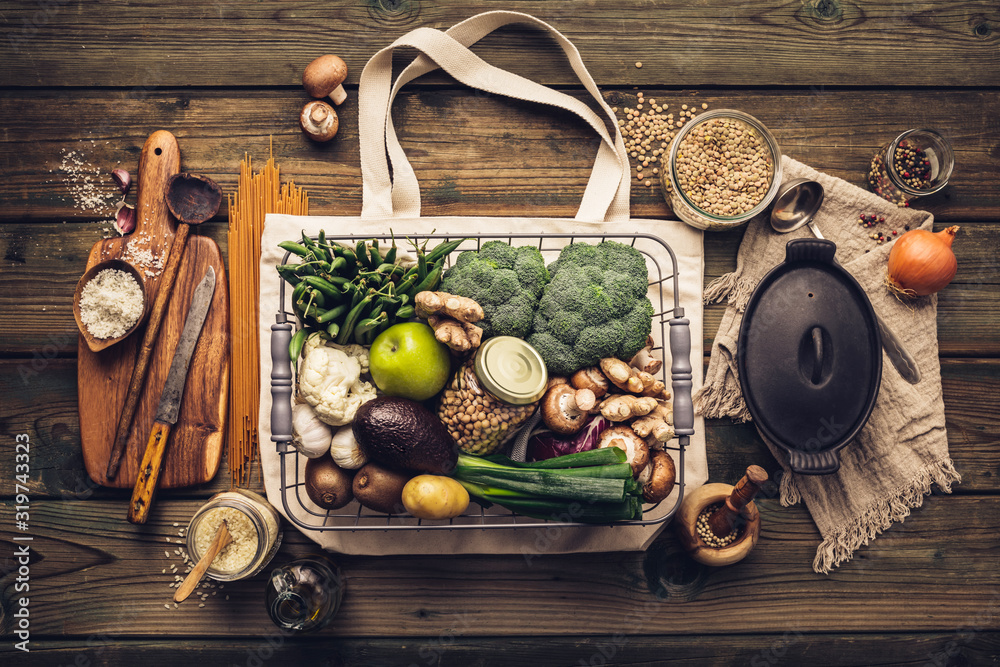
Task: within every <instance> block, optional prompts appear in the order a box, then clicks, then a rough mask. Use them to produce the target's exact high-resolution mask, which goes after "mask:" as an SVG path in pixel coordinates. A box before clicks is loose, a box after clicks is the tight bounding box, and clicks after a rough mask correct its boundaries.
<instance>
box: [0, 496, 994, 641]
mask: <svg viewBox="0 0 1000 667" xmlns="http://www.w3.org/2000/svg"><path fill="white" fill-rule="evenodd" d="M126 502H127V501H125V500H117V501H103V500H90V501H86V503H85V504H84V503H76V502H66V501H36V502H33V503H32V504H31V528H30V533H31V536H32V537H33V538H34V539H33V542H32V543H31V549H32V552H33V554H34V555H33V557H32V564H31V577H32V579H31V580H32V583H35V582H38V583H39V585H38V586H37V589H36V587H35V586H33V587H32V589H31V592H32V597H31V629H32V632H33V633H35V634H37V635H38V636H41V637H44V636H51V635H69V636H83V637H86V636H88V635H91V634H109V635H115V636H143V635H156V636H157V637H159V636H162V635H163V634H164V633H169V634H170V635H173V636H187V637H192V638H197V637H220V636H229V635H233V636H238V637H254V636H259V635H262V634H265V633H267V632H269V631H272V627H273V626H272V625H271V622H270V620H269V619H268V617H267V614H266V612H265V610H264V608H263V606H262V605H261V604H260V595H261V591H262V587H263V585H264V580H265V579H266V573H263V574H260V575H257V576H256V577H253V578H252V579H250V580H246V581H243V582H231V583H228V584H225V588H224V589H221V590H220V589H214V590H215V591H216V592H217V594H216V595H215V596H211V595H210V596H209V598H208V600H207V601H206V603H205V607H199V606H198V605H197V604H184V605H182V606H181V608H180V609H173V608H172V605H170V606H171V608H170V609H165V608H164V604H166V603H167V601H168V600H169V599H170V595H171V592H172V589H171V588H170V587H169V584H170V582H172V581H173V576H172V575H171V574H170V570H169V567H170V565H171V564H172V563H173V564H176V563H178V562H179V558H178V557H177V556H167V555H164V552H165V551H166V552H167V554H170V553H171V552H172V550H173V549H175V548H176V546H177V545H176V544H175V542H174V540H176V539H178V538H176V534H177V532H178V530H179V528H178V527H175V526H174V524H179V526H184V525H186V523H187V522H188V520H189V518H190V517H191V515H192V514H193V513H194V511H195V510H196V509H197V508H198V507H199V505H200V504H201V502H202V501H200V500H185V501H180V500H163V501H161V502H160V503H158V505H157V507H156V508H154V511H153V515H152V517H151V518H150V521H149V523H148V524H146V525H145V526H141V527H137V526H133V525H131V524H129V523H127V522H126V521H124V520H123V517H124V514H125V505H126ZM996 508H997V500H996V498H995V497H982V496H953V497H943V496H930V497H928V498H926V499H925V501H924V506H923V507H922V508H921V509H919V510H916V511H914V513H913V514H912V515H911V516H910V517H909V518H908V519H907V520H906V522H905V523H900V524H897V525H895V526H893V527H892V528H891V529H890V530H889V531H887V532H886V533H884V534H883V535H881V536H879V538H878V539H877V540H876V541H874V542H873V543H872V545H871V546H869V547H866V548H864V549H862V550H861V551H860V552H859V553H858V555H857V556H856V558H855V560H853V561H852V562H849V563H847V564H845V565H843V566H842V567H840V568H839V569H838V570H836V571H834V572H833V573H832V574H831V575H829V576H822V575H817V574H815V573H814V572H813V571H812V569H811V563H812V559H813V555H814V552H815V549H816V546H817V544H818V543H819V534H818V532H817V531H816V528H815V526H814V525H813V523H812V520H811V519H810V517H809V515H808V513H807V512H806V510H805V509H804V508H803V507H801V506H797V507H791V508H782V507H780V506H779V505H778V503H777V502H776V501H774V500H768V499H764V500H762V501H761V503H760V510H761V514H762V517H763V531H762V534H761V540H760V543H759V544H758V546H757V548H756V549H755V550H754V551H753V553H751V554H750V556H749V557H748V558H747V559H746V560H744V561H742V562H740V563H739V564H737V565H734V566H731V567H727V568H718V569H712V568H707V567H703V566H699V565H697V564H695V563H694V562H693V561H691V560H690V559H689V558H688V557H687V555H686V554H683V553H681V552H680V551H679V546H678V544H677V541H676V539H675V538H674V537H673V535H672V533H665V534H664V535H663V536H662V537H661V538H660V539H658V540H657V541H656V542H654V544H653V545H652V546H651V547H650V548H649V550H648V551H646V552H641V553H610V554H574V555H565V556H560V555H545V554H544V553H539V554H537V555H536V554H534V553H529V554H527V555H525V556H523V557H522V556H506V557H499V556H497V557H494V556H479V557H448V556H433V557H417V556H407V557H386V558H371V557H337V561H338V562H339V564H340V566H341V567H342V569H343V572H344V577H345V580H346V586H347V591H348V593H347V594H346V596H345V598H344V602H343V606H342V607H341V611H340V615H339V617H338V620H337V622H336V623H334V624H333V625H332V626H331V627H330V628H329V629H328V630H326V631H325V632H326V633H329V634H330V635H337V636H344V637H386V636H394V637H428V636H432V637H433V636H438V635H440V634H441V633H444V632H450V631H453V630H454V628H455V627H456V625H455V624H456V623H458V622H460V621H461V622H466V623H467V624H468V625H470V626H471V627H475V628H489V632H490V634H491V635H494V636H503V635H525V634H531V635H544V634H557V635H562V634H564V633H566V631H567V628H571V629H572V631H573V632H575V633H579V634H602V635H607V634H615V633H619V632H620V633H637V632H638V633H642V634H654V635H655V634H663V635H684V634H694V633H704V632H705V631H706V629H707V628H720V629H725V630H726V631H727V632H730V633H765V634H767V633H774V634H779V635H780V634H782V633H784V632H786V631H788V630H789V629H791V625H792V624H793V623H794V624H795V625H796V627H797V629H798V630H799V631H800V632H816V631H822V632H832V633H846V632H865V631H869V630H871V629H872V619H873V618H877V619H879V620H878V629H879V630H880V631H881V632H894V631H899V632H903V631H905V632H923V631H929V632H945V633H950V632H954V631H955V630H956V628H959V627H960V626H964V625H966V624H968V623H970V619H973V618H975V617H976V615H977V614H979V613H980V612H981V611H983V610H985V609H989V608H992V609H994V613H992V614H990V615H989V618H988V619H986V620H984V622H983V626H982V627H983V629H986V630H991V631H993V630H998V629H1000V615H998V614H996V613H995V609H996V607H997V605H998V600H1000V598H998V594H997V592H996V568H995V563H994V562H993V560H992V559H990V558H983V557H982V554H983V553H988V552H990V551H991V550H994V549H995V548H996V536H995V530H994V528H995V521H994V516H995V512H996ZM11 512H12V509H11V508H10V507H4V509H3V511H2V512H0V520H3V521H4V522H5V525H9V523H8V522H9V521H10V520H12V518H13V517H12V516H11ZM539 536H544V534H543V533H541V532H540V533H539ZM167 539H170V540H171V542H169V543H168V542H167ZM529 539H532V538H531V537H529ZM15 544H16V543H14V542H11V540H10V538H9V537H7V536H4V537H3V538H2V539H0V548H3V550H4V552H5V553H13V549H14V545H15ZM942 545H947V547H946V548H945V547H943V546H942ZM314 549H315V545H314V544H313V543H312V542H311V541H309V540H308V539H307V538H306V537H305V536H303V535H301V534H300V533H298V532H296V531H293V530H286V531H285V541H284V543H283V544H282V546H281V549H280V551H279V553H278V555H277V557H276V561H275V562H276V563H281V562H286V561H287V560H289V559H290V558H293V557H299V556H303V555H306V554H308V553H310V552H313V551H314ZM164 569H166V570H167V572H166V573H164V572H163V570H164ZM182 570H183V568H182ZM42 582H44V583H42ZM204 590H206V592H209V593H211V591H212V590H213V589H204ZM226 595H228V596H229V597H230V599H229V600H225V596H226ZM95 600H96V601H97V602H96V603H95ZM818 600H824V601H826V604H817V601H818ZM748 608H753V609H754V613H753V614H747V613H746V610H747V609H748ZM462 619H464V620H462ZM11 620H12V619H11V617H10V616H5V617H4V618H3V625H2V627H0V633H3V634H9V632H10V629H11Z"/></svg>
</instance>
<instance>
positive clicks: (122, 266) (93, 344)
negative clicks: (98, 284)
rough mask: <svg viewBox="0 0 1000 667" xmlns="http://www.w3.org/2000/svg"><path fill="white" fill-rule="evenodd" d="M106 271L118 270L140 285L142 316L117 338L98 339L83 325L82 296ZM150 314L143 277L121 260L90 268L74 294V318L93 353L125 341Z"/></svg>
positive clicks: (109, 261)
mask: <svg viewBox="0 0 1000 667" xmlns="http://www.w3.org/2000/svg"><path fill="white" fill-rule="evenodd" d="M105 269H117V270H118V271H124V272H125V273H128V274H129V275H131V276H132V277H133V278H135V281H136V282H137V283H139V290H140V291H141V292H142V314H141V315H139V319H138V320H136V321H135V324H133V325H132V327H131V328H130V329H129V330H128V331H126V332H125V333H123V334H122V335H121V336H118V337H117V338H97V337H96V336H94V334H92V333H90V330H89V329H87V325H86V324H84V323H83V318H82V316H81V313H80V296H81V295H82V294H83V288H84V286H85V285H86V284H87V283H89V282H90V281H91V280H93V278H94V276H96V275H97V274H98V273H100V272H101V271H104V270H105ZM148 312H149V299H148V298H147V296H146V286H145V284H144V283H143V280H142V275H140V274H139V271H138V269H136V268H135V267H134V266H132V265H131V264H129V263H128V262H126V261H125V260H121V259H108V260H105V261H103V262H98V263H97V264H95V265H94V266H92V267H90V269H88V270H87V272H86V273H84V274H83V276H82V277H81V278H80V281H79V282H77V284H76V292H75V293H74V294H73V317H74V318H76V326H77V327H79V328H80V335H82V336H83V339H84V340H85V341H87V347H89V348H90V349H91V350H92V351H93V352H100V351H101V350H103V349H105V348H107V347H111V346H112V345H114V344H115V343H117V342H119V341H122V340H125V338H126V337H128V336H129V334H131V333H132V332H133V331H135V330H136V329H138V328H139V326H140V325H141V324H142V323H143V321H144V320H145V319H146V314H147V313H148Z"/></svg>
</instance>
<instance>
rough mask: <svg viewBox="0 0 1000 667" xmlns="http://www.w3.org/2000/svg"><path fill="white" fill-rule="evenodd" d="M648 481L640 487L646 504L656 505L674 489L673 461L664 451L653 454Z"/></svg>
mask: <svg viewBox="0 0 1000 667" xmlns="http://www.w3.org/2000/svg"><path fill="white" fill-rule="evenodd" d="M649 468H650V473H649V481H647V482H646V483H645V484H643V485H642V498H643V500H645V501H646V502H647V503H658V502H660V501H661V500H663V499H664V498H666V497H667V496H669V495H670V492H671V491H673V489H674V479H675V477H676V474H677V472H676V470H675V469H674V460H673V459H672V458H670V454H667V453H666V452H665V451H664V450H662V449H658V450H656V451H655V452H653V456H652V458H650V461H649Z"/></svg>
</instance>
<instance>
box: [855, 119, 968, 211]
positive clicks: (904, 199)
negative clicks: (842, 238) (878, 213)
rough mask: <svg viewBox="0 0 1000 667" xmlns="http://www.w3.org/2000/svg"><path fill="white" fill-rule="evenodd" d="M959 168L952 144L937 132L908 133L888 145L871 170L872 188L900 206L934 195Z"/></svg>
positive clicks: (869, 185) (873, 161)
mask: <svg viewBox="0 0 1000 667" xmlns="http://www.w3.org/2000/svg"><path fill="white" fill-rule="evenodd" d="M954 167H955V154H954V152H953V151H952V150H951V144H949V143H948V141H947V140H946V139H945V138H944V137H942V136H941V135H940V134H938V133H937V132H935V131H934V130H922V129H917V130H907V131H906V132H903V133H902V134H901V135H899V136H898V137H896V138H895V139H893V140H892V141H890V142H889V143H887V144H885V145H884V146H882V147H881V148H879V149H878V151H877V152H876V153H875V155H874V156H873V157H872V161H871V164H870V165H869V167H868V187H869V188H871V191H872V192H874V193H875V194H877V195H878V196H880V197H882V198H883V199H886V200H888V201H891V202H892V203H894V204H896V205H898V206H909V202H910V201H911V200H913V199H916V198H917V197H924V196H927V195H930V194H934V193H935V192H938V191H940V190H941V188H943V187H944V186H945V185H947V184H948V179H949V178H950V177H951V172H952V169H953V168H954Z"/></svg>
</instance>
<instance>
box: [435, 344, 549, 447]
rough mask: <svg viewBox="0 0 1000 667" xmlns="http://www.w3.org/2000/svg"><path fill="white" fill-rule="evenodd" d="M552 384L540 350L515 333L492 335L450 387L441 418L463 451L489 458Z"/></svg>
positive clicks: (440, 408) (441, 406)
mask: <svg viewBox="0 0 1000 667" xmlns="http://www.w3.org/2000/svg"><path fill="white" fill-rule="evenodd" d="M547 383H548V373H547V372H546V370H545V362H544V361H542V357H541V355H539V354H538V352H537V351H536V350H535V348H533V347H532V346H531V345H529V344H528V343H526V342H525V341H523V340H521V339H520V338H514V337H513V336H497V337H496V338H490V339H488V340H487V341H486V342H485V343H483V344H482V346H480V348H479V349H478V350H477V351H476V354H475V355H474V356H472V357H470V358H469V359H468V360H467V361H465V363H463V364H462V365H461V366H460V367H459V369H458V370H457V371H456V372H455V374H454V376H452V379H451V381H450V382H449V383H448V384H447V385H446V386H445V388H444V391H443V392H442V393H441V401H440V403H439V405H438V417H439V418H440V419H441V421H442V422H444V425H445V426H446V427H447V428H448V432H449V433H450V434H451V436H452V437H453V438H454V439H455V442H456V443H458V448H459V450H461V451H463V452H466V453H468V454H476V455H479V456H486V455H488V454H492V453H494V452H496V451H497V450H498V449H500V448H501V447H502V446H503V445H504V444H505V443H506V442H507V441H508V440H509V439H510V438H511V437H512V436H513V435H514V433H515V432H516V431H517V427H518V426H519V425H520V424H521V423H522V422H524V421H525V420H526V419H527V418H528V417H530V416H531V415H532V414H533V413H534V412H535V408H536V407H537V406H538V401H539V400H540V399H541V398H542V395H543V394H544V393H545V387H546V384H547Z"/></svg>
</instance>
